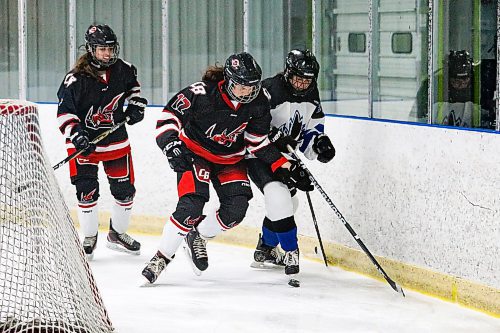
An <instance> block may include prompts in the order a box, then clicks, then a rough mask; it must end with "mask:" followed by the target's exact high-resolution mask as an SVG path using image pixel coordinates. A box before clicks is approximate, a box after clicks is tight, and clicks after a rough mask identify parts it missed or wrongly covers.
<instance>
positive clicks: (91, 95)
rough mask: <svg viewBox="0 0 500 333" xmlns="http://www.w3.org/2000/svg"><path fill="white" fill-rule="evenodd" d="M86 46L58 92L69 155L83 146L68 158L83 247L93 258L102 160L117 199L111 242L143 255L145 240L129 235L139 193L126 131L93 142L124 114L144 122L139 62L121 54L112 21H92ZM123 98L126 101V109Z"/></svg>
mask: <svg viewBox="0 0 500 333" xmlns="http://www.w3.org/2000/svg"><path fill="white" fill-rule="evenodd" d="M85 49H86V53H85V54H83V55H82V56H81V57H80V58H79V59H78V60H77V62H76V64H75V67H74V68H73V69H72V70H71V71H70V72H69V73H68V74H67V75H66V76H65V78H64V81H63V82H62V84H61V86H60V88H59V91H58V93H57V96H58V98H59V108H58V110H57V119H58V122H59V129H60V130H61V132H62V133H63V135H64V136H65V137H66V147H67V150H68V154H72V153H73V152H75V150H84V152H83V154H82V155H80V156H78V157H77V158H75V159H73V160H71V161H70V162H69V168H70V176H71V183H72V184H73V185H75V187H76V195H77V198H78V219H79V221H80V227H81V230H82V232H83V235H84V236H85V239H84V241H83V247H84V250H85V253H86V254H87V256H88V257H89V258H90V259H92V257H93V253H94V249H95V247H96V243H97V228H98V215H97V199H98V198H99V183H98V180H97V171H98V165H99V163H100V162H102V164H103V166H104V171H105V172H106V174H107V176H108V181H109V185H110V190H111V194H112V195H113V197H114V198H115V202H114V205H113V207H112V211H111V221H110V226H109V233H108V237H107V239H108V243H107V246H108V247H109V248H112V249H115V250H119V251H125V252H129V253H132V254H140V247H141V245H140V244H139V243H138V242H137V241H135V240H134V239H132V238H131V237H130V236H129V235H127V234H126V231H127V229H128V225H129V220H130V211H131V209H132V204H133V199H134V195H135V187H134V169H133V165H132V155H131V149H130V144H129V140H128V134H127V130H126V128H125V126H122V127H121V128H119V129H118V130H116V131H115V132H113V133H112V134H110V135H109V136H107V137H106V138H104V139H103V140H102V141H100V142H99V143H97V145H93V144H91V141H92V140H93V139H94V138H95V137H97V136H98V135H99V134H101V133H102V132H104V131H106V130H109V129H110V128H112V127H114V126H115V125H116V124H117V123H119V122H121V121H123V120H125V119H126V117H129V120H128V124H129V125H133V124H135V123H137V122H140V121H141V120H142V119H143V118H144V109H145V107H146V105H147V100H146V99H144V98H142V97H141V96H140V92H141V91H140V84H139V82H138V81H137V71H136V69H135V67H134V66H133V65H131V64H129V63H127V62H125V61H123V60H121V59H119V58H118V55H119V51H120V45H119V44H118V41H117V38H116V35H115V34H114V32H113V30H112V29H111V28H110V27H109V26H107V25H91V26H90V27H89V28H88V29H87V31H86V33H85ZM125 102H128V106H127V108H126V109H125V110H124V109H123V105H124V103H125Z"/></svg>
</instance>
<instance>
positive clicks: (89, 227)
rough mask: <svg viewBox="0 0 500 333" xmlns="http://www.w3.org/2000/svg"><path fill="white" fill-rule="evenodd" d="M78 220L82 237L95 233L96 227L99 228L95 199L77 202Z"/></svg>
mask: <svg viewBox="0 0 500 333" xmlns="http://www.w3.org/2000/svg"><path fill="white" fill-rule="evenodd" d="M78 221H79V222H80V230H81V231H82V233H83V236H84V237H93V236H95V235H97V229H98V228H99V220H98V217H97V201H94V202H92V203H85V204H83V203H79V204H78Z"/></svg>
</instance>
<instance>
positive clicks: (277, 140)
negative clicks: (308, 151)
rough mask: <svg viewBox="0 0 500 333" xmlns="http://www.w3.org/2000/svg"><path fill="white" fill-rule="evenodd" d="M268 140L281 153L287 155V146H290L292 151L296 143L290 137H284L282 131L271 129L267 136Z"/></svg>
mask: <svg viewBox="0 0 500 333" xmlns="http://www.w3.org/2000/svg"><path fill="white" fill-rule="evenodd" d="M268 137H269V140H270V141H271V142H272V143H273V144H274V145H275V146H276V148H278V150H279V151H280V152H282V153H288V148H287V147H286V146H287V145H290V146H291V147H292V149H293V150H295V147H297V141H295V140H294V139H293V138H292V137H291V136H289V135H285V134H284V133H283V132H282V131H280V130H279V129H277V128H276V127H273V128H272V129H271V132H269V134H268Z"/></svg>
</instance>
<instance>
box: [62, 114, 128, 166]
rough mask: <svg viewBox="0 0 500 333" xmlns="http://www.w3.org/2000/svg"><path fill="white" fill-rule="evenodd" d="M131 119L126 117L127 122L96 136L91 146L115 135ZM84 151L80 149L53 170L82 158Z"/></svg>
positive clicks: (124, 121)
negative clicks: (112, 134)
mask: <svg viewBox="0 0 500 333" xmlns="http://www.w3.org/2000/svg"><path fill="white" fill-rule="evenodd" d="M129 119H130V118H129V117H126V118H125V120H123V121H122V122H119V123H118V124H116V125H115V126H114V127H111V128H110V129H109V130H107V131H105V132H102V133H101V134H99V135H98V136H96V137H95V139H94V140H92V141H91V142H90V144H93V145H95V144H96V143H98V142H100V141H101V140H103V139H104V138H105V137H107V136H108V135H110V134H111V133H113V132H114V131H116V130H117V129H119V128H120V127H122V126H123V125H125V124H126V123H127V121H129ZM84 151H85V149H80V150H77V151H75V152H74V153H73V154H71V155H69V156H68V157H66V158H65V159H64V160H62V161H61V162H59V163H57V164H56V165H54V166H53V167H52V168H53V169H54V170H57V169H59V168H60V167H61V166H63V165H64V164H66V163H67V162H69V161H71V160H72V159H74V158H75V157H77V156H80V154H82V153H83V152H84Z"/></svg>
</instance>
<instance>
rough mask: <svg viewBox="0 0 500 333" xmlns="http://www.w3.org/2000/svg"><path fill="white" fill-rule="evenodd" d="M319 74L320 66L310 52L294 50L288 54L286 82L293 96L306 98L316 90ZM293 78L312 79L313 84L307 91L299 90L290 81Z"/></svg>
mask: <svg viewBox="0 0 500 333" xmlns="http://www.w3.org/2000/svg"><path fill="white" fill-rule="evenodd" d="M318 74H319V64H318V61H316V57H315V56H314V55H313V54H312V52H311V51H309V50H292V51H290V52H289V53H288V56H287V57H286V61H285V80H286V82H287V85H288V87H289V89H290V90H291V92H292V94H293V95H295V96H305V95H307V94H308V93H309V92H311V91H312V90H313V89H314V88H316V81H317V78H318ZM293 76H298V77H300V78H303V79H311V80H312V81H311V84H309V86H308V87H307V88H305V89H297V88H296V87H294V86H293V85H292V84H291V82H290V80H292V78H293Z"/></svg>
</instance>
